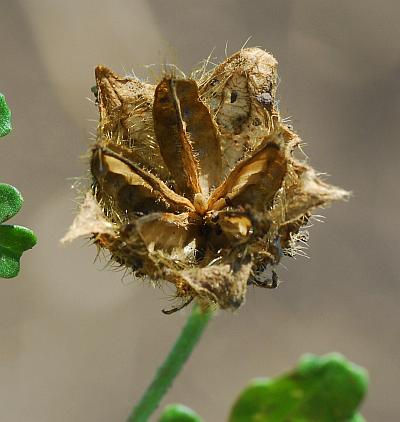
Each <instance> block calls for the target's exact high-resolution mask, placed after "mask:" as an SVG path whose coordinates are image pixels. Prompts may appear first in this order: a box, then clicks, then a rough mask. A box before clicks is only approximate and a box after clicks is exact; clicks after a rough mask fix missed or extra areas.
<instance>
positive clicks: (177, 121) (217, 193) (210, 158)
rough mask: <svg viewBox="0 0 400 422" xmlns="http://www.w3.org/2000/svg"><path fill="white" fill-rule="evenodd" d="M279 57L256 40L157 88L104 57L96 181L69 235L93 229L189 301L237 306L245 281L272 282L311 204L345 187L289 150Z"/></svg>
mask: <svg viewBox="0 0 400 422" xmlns="http://www.w3.org/2000/svg"><path fill="white" fill-rule="evenodd" d="M276 67H277V62H276V60H275V59H274V58H273V57H272V56H271V55H270V54H269V53H266V52H265V51H263V50H261V49H258V48H249V49H242V50H240V51H239V52H237V53H235V54H234V55H233V56H231V57H229V58H228V59H227V60H225V61H224V62H223V63H221V64H220V65H218V66H216V67H215V68H214V69H213V70H212V71H211V72H208V73H203V74H202V75H201V76H200V77H198V78H193V79H184V78H177V77H176V76H175V75H172V74H170V75H164V77H163V78H162V80H161V81H160V82H159V83H158V85H157V86H154V85H150V84H146V83H144V82H141V81H139V80H138V79H136V78H133V77H124V78H122V77H120V76H118V75H116V74H115V73H113V72H112V71H111V70H109V69H107V68H106V67H104V66H99V67H97V69H96V83H97V92H98V98H97V99H98V105H99V111H100V122H99V126H98V137H97V141H96V143H95V144H94V145H93V147H92V150H91V173H92V176H93V182H92V187H91V190H90V192H88V194H87V196H86V200H85V202H84V203H83V205H82V207H81V212H80V214H79V215H78V216H77V218H76V220H75V221H74V223H73V225H72V227H71V229H70V231H69V233H68V234H67V235H66V237H65V238H64V240H71V239H73V238H75V237H77V236H80V235H86V236H87V235H90V236H91V238H92V239H93V241H94V243H96V244H97V245H98V247H100V248H106V249H107V250H108V251H109V252H110V254H111V257H112V259H113V260H114V261H115V262H117V263H118V264H120V265H122V266H125V267H126V268H129V269H131V270H132V271H133V272H134V274H135V275H136V276H139V277H140V276H143V277H149V278H150V279H152V280H154V281H157V282H161V281H165V282H169V283H172V284H173V285H174V286H175V288H176V296H177V297H178V298H181V299H182V304H183V305H184V304H187V303H189V302H190V301H191V300H192V299H193V298H197V299H198V300H200V302H202V303H204V304H208V303H215V304H217V305H219V306H220V307H221V308H223V309H226V308H233V309H235V308H238V307H239V306H240V305H241V304H242V303H243V301H244V299H245V293H246V288H247V285H248V284H256V285H259V286H261V287H272V288H274V287H276V286H277V284H278V279H277V274H276V272H275V270H274V268H275V266H276V265H277V264H278V263H279V262H280V260H281V258H282V256H283V255H288V256H293V255H295V254H296V253H297V252H298V251H299V246H298V241H304V239H305V238H306V234H305V232H303V231H302V227H304V226H305V225H306V224H307V222H308V220H309V218H310V216H311V212H312V211H313V209H314V208H316V207H323V206H326V205H328V204H329V203H330V202H332V201H336V200H343V199H345V198H347V196H348V193H347V192H345V191H344V190H341V189H339V188H336V187H334V186H330V185H328V184H326V183H325V182H323V181H322V180H320V178H319V177H318V175H317V174H316V172H315V171H314V170H313V169H312V168H311V167H310V166H309V165H308V164H307V163H305V162H300V161H298V160H297V159H295V158H294V156H293V152H294V151H295V150H296V148H297V147H298V144H299V142H300V139H299V137H298V136H297V135H296V134H295V133H294V132H293V131H292V130H290V129H289V128H288V127H287V126H286V125H285V123H284V122H283V121H282V119H281V117H280V115H279V111H278V109H277V102H276V86H277V71H276ZM269 268H270V269H271V270H272V278H271V279H270V278H268V277H266V276H265V272H266V270H267V269H269ZM183 305H182V306H183ZM176 309H179V308H176ZM167 313H168V311H167Z"/></svg>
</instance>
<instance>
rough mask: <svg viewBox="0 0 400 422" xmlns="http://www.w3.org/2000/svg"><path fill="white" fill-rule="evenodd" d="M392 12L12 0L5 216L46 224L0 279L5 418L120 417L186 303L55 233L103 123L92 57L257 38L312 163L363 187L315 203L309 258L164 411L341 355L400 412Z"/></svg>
mask: <svg viewBox="0 0 400 422" xmlns="http://www.w3.org/2000/svg"><path fill="white" fill-rule="evenodd" d="M399 17H400V3H399V2H398V1H396V0H387V1H385V2H377V1H373V0H358V1H348V0H340V1H327V0H326V1H325V0H306V1H301V2H300V1H297V2H295V1H289V0H281V1H271V0H256V1H252V2H244V1H238V0H233V1H228V0H219V1H216V0H214V1H212V0H202V1H199V2H190V1H183V0H170V1H161V0H150V1H147V2H146V1H144V0H143V1H140V0H136V1H135V0H130V1H127V0H118V1H114V2H110V1H106V0H98V1H96V2H89V1H77V0H70V1H59V0H57V1H55V0H41V1H33V0H27V1H23V0H20V1H15V0H14V1H12V0H1V4H0V91H1V92H3V93H4V94H5V95H6V97H7V100H8V102H9V104H10V106H11V108H12V111H13V124H14V128H15V129H14V131H13V132H12V134H11V135H10V136H8V137H7V138H5V139H2V140H1V142H0V178H1V181H2V182H8V183H12V184H14V185H16V186H17V187H18V188H19V189H20V190H21V192H22V193H23V195H24V197H25V204H24V209H23V211H22V212H21V213H20V214H19V215H18V216H17V217H15V218H14V219H13V222H15V223H20V224H24V225H27V226H29V227H31V228H33V229H34V230H35V231H36V233H37V234H38V237H39V243H38V245H37V246H36V247H35V248H34V249H33V250H32V251H30V252H28V253H26V255H24V257H23V262H22V264H23V265H22V272H21V275H20V277H19V278H17V279H13V280H1V282H0V289H1V296H0V301H1V305H0V336H1V337H0V339H1V347H0V380H1V381H0V420H1V421H7V422H21V421H25V420H29V421H32V422H54V421H57V422H64V421H65V422H69V421H74V422H89V421H96V422H103V421H104V422H110V421H123V420H125V418H126V416H127V414H128V413H129V410H130V408H131V406H132V404H133V403H134V402H135V401H136V400H137V399H138V397H139V396H140V394H141V392H142V391H143V389H144V388H145V387H146V386H147V384H148V382H149V380H150V379H151V377H152V376H153V372H154V370H155V367H156V366H157V365H158V364H159V363H160V362H161V360H162V359H163V357H164V356H165V353H166V352H167V350H168V349H169V347H170V345H171V343H172V342H173V340H174V339H175V337H176V335H177V334H178V332H179V329H180V327H181V326H182V324H183V323H184V320H185V317H186V315H187V312H188V311H187V310H184V311H182V312H180V313H177V314H174V315H172V316H164V315H163V314H161V312H160V309H161V308H163V307H168V304H169V302H168V300H169V299H168V298H169V297H170V295H171V292H170V291H166V292H162V291H160V290H154V289H152V288H151V287H149V286H146V285H143V284H137V283H133V282H132V280H130V279H129V278H124V279H122V274H121V273H120V272H112V271H107V270H102V268H103V265H104V263H101V262H100V263H96V264H93V259H94V257H95V249H94V248H93V247H87V246H85V245H84V242H83V241H82V242H76V243H74V244H73V245H71V246H68V247H61V246H60V245H59V239H60V238H61V237H62V236H63V234H64V233H65V231H66V229H67V227H68V226H69V224H70V223H71V221H72V218H73V213H74V212H75V209H76V205H75V203H74V198H75V193H74V192H73V191H72V190H71V189H70V187H71V185H72V183H73V180H72V179H70V178H73V177H76V176H81V175H83V174H84V173H85V163H84V162H83V161H82V160H81V159H80V158H79V157H80V156H81V155H82V154H84V153H85V151H86V149H87V147H88V145H89V138H90V132H94V131H95V127H96V124H95V122H94V121H90V119H96V118H97V110H96V108H95V106H94V105H93V104H92V103H91V102H90V101H88V100H86V97H91V93H90V90H89V88H90V87H91V86H92V85H93V79H94V77H93V69H94V67H95V65H97V64H99V63H102V64H106V65H108V66H110V67H111V68H113V69H114V70H116V71H118V72H121V73H124V71H130V70H131V69H133V70H134V71H135V72H136V74H137V75H139V76H145V75H146V74H147V69H146V68H145V67H144V66H143V65H144V64H157V63H162V62H164V61H166V60H170V61H172V60H173V61H176V62H177V64H179V65H180V66H181V67H182V68H183V70H185V71H190V70H191V69H192V68H193V67H195V66H196V65H197V63H198V62H199V61H200V60H201V59H203V58H204V57H206V56H207V55H208V54H209V53H210V51H211V50H212V49H213V48H214V47H215V51H214V53H213V57H218V58H219V59H223V58H224V55H225V53H224V49H225V44H226V42H228V44H227V51H228V53H233V52H234V51H236V50H237V49H239V48H240V47H241V46H242V44H243V43H244V42H245V41H246V39H247V38H248V37H249V36H250V35H251V36H252V39H251V40H250V41H249V42H248V45H249V46H262V47H263V48H265V49H266V50H268V51H270V52H272V53H273V54H274V55H275V57H276V58H277V59H278V61H279V64H280V67H279V69H280V76H281V83H280V87H279V96H280V108H281V112H282V114H283V115H284V116H291V118H292V121H293V124H294V127H295V129H296V130H297V131H298V132H299V133H300V135H301V136H302V138H303V140H304V141H305V142H306V143H307V144H308V147H307V149H306V152H307V154H308V155H309V156H310V158H311V163H312V164H313V165H314V166H315V167H316V168H317V169H318V170H321V171H326V172H327V173H329V174H331V175H332V176H331V177H330V178H329V181H330V182H331V183H334V184H337V185H339V186H342V187H344V188H346V189H349V190H352V191H353V192H354V197H353V198H352V200H351V201H350V202H348V203H344V204H335V205H334V206H333V207H332V208H331V209H328V210H324V211H322V212H321V213H322V214H323V215H325V216H326V217H327V220H326V223H324V224H317V225H316V226H315V227H313V228H312V230H311V241H310V250H309V255H310V257H311V259H309V260H308V259H305V258H298V259H297V260H296V261H292V260H290V259H289V258H288V259H286V260H285V261H284V264H285V266H286V267H287V269H285V268H284V267H281V268H280V278H281V279H283V280H284V281H285V283H283V284H282V285H281V287H280V288H279V289H277V290H276V291H268V290H262V289H250V291H249V294H248V298H247V302H246V304H245V306H244V307H243V308H242V309H241V310H240V312H238V313H237V314H234V315H232V314H230V313H220V314H219V315H218V317H217V318H215V320H214V321H213V322H212V323H211V325H210V327H209V329H208V330H207V332H206V334H205V336H204V338H203V340H202V342H201V344H200V346H199V347H198V348H197V350H196V351H195V353H194V355H193V356H192V358H191V360H190V361H189V363H188V365H187V366H186V367H185V369H184V371H183V373H182V374H181V376H180V377H179V379H178V381H177V382H176V383H175V385H174V386H173V388H172V389H171V391H170V393H169V394H168V396H167V397H166V399H165V400H164V401H163V405H165V404H167V403H170V402H176V401H177V402H181V403H184V404H186V405H188V406H191V407H193V408H194V409H195V410H196V411H198V412H199V413H200V414H201V415H202V416H203V417H204V418H205V420H207V421H208V422H222V421H224V420H226V416H227V412H228V409H229V407H230V405H231V403H232V401H233V400H234V399H235V396H236V395H237V393H238V392H239V390H240V389H241V388H242V387H244V385H245V384H246V383H247V382H248V381H249V380H250V379H251V378H253V377H256V376H273V375H276V374H278V373H280V372H282V371H284V370H287V369H289V368H291V367H293V366H294V365H295V363H296V361H297V359H298V358H299V357H300V355H302V354H303V353H305V352H313V353H325V352H329V351H339V352H341V353H343V354H345V355H346V356H347V357H348V358H350V359H352V360H353V361H355V362H357V363H359V364H360V365H363V366H365V367H366V368H368V369H369V371H370V376H371V385H370V390H369V395H368V398H367V400H366V402H365V404H364V406H363V409H362V412H363V414H364V415H365V416H366V418H367V419H368V420H369V421H382V422H383V421H384V422H397V421H399V420H400V404H399V399H398V384H399V379H400V364H399V360H400V359H399V356H400V353H399V344H400V343H399V342H400V340H399V316H400V310H399V304H398V301H399V290H400V287H399V265H398V263H399V257H398V253H399V246H400V245H399V243H400V242H399V239H400V233H399V225H398V215H399V207H400V200H399V187H398V180H399V153H400V146H399V136H398V119H399V112H400V85H399V76H400V43H399V39H400V25H399ZM121 279H122V280H121Z"/></svg>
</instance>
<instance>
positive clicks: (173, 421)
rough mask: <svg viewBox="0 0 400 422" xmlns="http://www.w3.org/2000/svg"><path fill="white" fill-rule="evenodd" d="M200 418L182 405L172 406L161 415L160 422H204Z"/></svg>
mask: <svg viewBox="0 0 400 422" xmlns="http://www.w3.org/2000/svg"><path fill="white" fill-rule="evenodd" d="M202 421H203V420H202V419H201V418H200V416H199V415H198V414H197V413H196V412H194V411H193V410H192V409H189V408H188V407H186V406H183V405H182V404H170V405H168V406H167V407H166V408H165V409H164V411H163V412H162V414H161V417H160V419H159V422H202Z"/></svg>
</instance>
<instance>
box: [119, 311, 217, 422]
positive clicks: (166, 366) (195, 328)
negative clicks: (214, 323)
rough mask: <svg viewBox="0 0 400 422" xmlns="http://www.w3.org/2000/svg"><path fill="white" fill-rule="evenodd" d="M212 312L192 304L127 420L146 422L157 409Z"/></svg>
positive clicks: (129, 421)
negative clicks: (180, 329)
mask: <svg viewBox="0 0 400 422" xmlns="http://www.w3.org/2000/svg"><path fill="white" fill-rule="evenodd" d="M212 314H213V312H212V311H211V310H207V311H202V310H201V309H200V307H199V306H198V305H197V304H196V305H194V306H193V309H192V312H191V314H190V315H189V318H188V320H187V321H186V324H185V326H184V327H183V329H182V331H181V334H180V335H179V337H178V339H177V340H176V343H175V344H174V346H173V347H172V349H171V351H170V352H169V354H168V356H167V358H166V359H165V361H164V363H163V364H162V365H161V366H160V367H159V368H158V370H157V372H156V374H155V377H154V379H153V381H152V382H151V384H150V385H149V387H148V388H147V390H146V392H145V393H144V395H143V396H142V398H141V400H140V401H139V403H138V404H137V405H136V406H135V407H134V408H133V410H132V413H131V414H130V415H129V417H128V419H127V422H146V421H147V420H148V419H149V417H150V416H151V414H152V413H153V412H154V411H155V410H156V409H157V407H158V405H159V404H160V401H161V399H162V398H163V396H164V395H165V393H166V392H167V391H168V389H169V387H170V386H171V384H172V382H173V381H174V379H175V377H176V376H177V375H178V374H179V372H180V371H181V369H182V367H183V365H184V364H185V362H186V361H187V360H188V358H189V356H190V354H191V353H192V350H193V349H194V347H195V346H196V344H197V342H198V341H199V340H200V337H201V335H202V333H203V331H204V329H205V328H206V326H207V323H208V321H209V320H210V318H211V316H212Z"/></svg>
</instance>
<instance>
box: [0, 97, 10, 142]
mask: <svg viewBox="0 0 400 422" xmlns="http://www.w3.org/2000/svg"><path fill="white" fill-rule="evenodd" d="M10 132H11V111H10V109H9V108H8V105H7V102H6V99H5V98H4V95H3V94H1V93H0V137H2V136H6V135H8V134H9V133H10Z"/></svg>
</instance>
